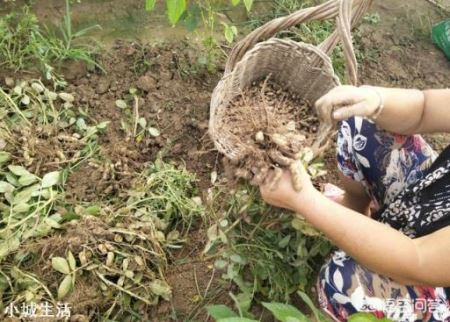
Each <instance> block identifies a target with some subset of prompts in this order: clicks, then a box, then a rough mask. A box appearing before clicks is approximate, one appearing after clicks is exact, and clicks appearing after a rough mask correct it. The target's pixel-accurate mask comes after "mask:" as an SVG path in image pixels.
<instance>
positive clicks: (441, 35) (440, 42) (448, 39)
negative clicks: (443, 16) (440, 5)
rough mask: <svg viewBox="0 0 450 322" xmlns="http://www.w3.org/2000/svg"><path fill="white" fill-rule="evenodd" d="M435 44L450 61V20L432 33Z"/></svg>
mask: <svg viewBox="0 0 450 322" xmlns="http://www.w3.org/2000/svg"><path fill="white" fill-rule="evenodd" d="M431 35H432V38H433V42H434V43H435V44H436V45H437V46H438V47H439V48H441V49H442V51H443V52H444V53H445V56H447V58H448V59H450V19H447V20H444V21H442V22H440V23H438V24H436V25H435V26H433V29H432V31H431Z"/></svg>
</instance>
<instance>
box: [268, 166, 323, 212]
mask: <svg viewBox="0 0 450 322" xmlns="http://www.w3.org/2000/svg"><path fill="white" fill-rule="evenodd" d="M299 166H300V165H299ZM301 167H302V168H301V169H299V171H298V172H299V175H300V178H299V179H300V182H301V184H302V188H301V190H300V191H299V192H298V191H296V190H295V189H294V187H293V184H292V174H291V172H290V171H289V170H285V171H284V173H283V176H282V177H281V178H280V180H279V182H278V183H277V184H276V185H275V186H274V187H272V185H271V184H270V183H268V182H265V183H264V184H263V185H261V186H260V191H261V196H262V197H263V199H264V201H266V202H267V203H269V204H271V205H273V206H275V207H280V208H286V209H290V210H293V211H301V210H299V209H300V208H301V207H302V206H306V204H307V202H308V196H310V195H311V193H313V192H317V190H316V189H315V188H314V186H313V185H312V183H311V179H310V177H309V175H308V174H307V172H306V170H305V168H304V167H303V166H301Z"/></svg>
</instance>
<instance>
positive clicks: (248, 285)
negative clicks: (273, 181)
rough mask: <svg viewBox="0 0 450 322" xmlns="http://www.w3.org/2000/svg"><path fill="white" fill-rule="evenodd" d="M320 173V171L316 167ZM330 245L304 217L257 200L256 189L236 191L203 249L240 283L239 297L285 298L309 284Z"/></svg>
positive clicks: (277, 299)
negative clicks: (294, 217)
mask: <svg viewBox="0 0 450 322" xmlns="http://www.w3.org/2000/svg"><path fill="white" fill-rule="evenodd" d="M319 171H320V170H319ZM330 250H331V245H330V243H329V242H328V241H327V240H326V239H325V238H323V237H322V236H321V234H320V233H318V232H317V231H316V230H315V229H313V228H312V227H311V226H309V225H308V224H307V223H306V222H305V221H303V220H300V219H297V218H296V219H293V218H292V215H291V214H290V213H288V212H285V211H281V210H279V209H275V208H271V207H268V206H267V205H265V204H264V203H263V202H262V201H260V198H259V193H258V192H257V191H256V190H255V189H246V190H239V191H238V192H237V193H236V194H235V195H234V196H233V197H232V198H231V200H230V202H229V204H228V209H227V210H226V213H225V214H224V216H223V217H221V218H220V219H218V220H217V223H215V224H213V225H212V226H211V227H210V228H209V229H208V244H207V245H206V248H205V252H206V253H207V254H214V257H215V258H217V259H216V262H215V266H216V268H217V269H222V270H223V271H224V273H223V275H222V278H224V279H225V280H229V281H232V282H234V283H235V284H236V285H238V287H239V290H240V292H241V293H240V294H238V296H239V297H241V302H242V303H244V302H246V301H244V300H243V299H244V298H245V299H248V301H247V302H251V301H252V300H253V299H254V298H255V297H256V296H259V297H262V298H264V299H267V300H270V301H280V300H281V301H289V298H290V295H291V294H293V293H295V292H296V291H297V290H299V289H308V287H309V286H311V285H312V284H313V281H314V277H315V272H316V271H317V270H318V269H319V267H320V266H319V265H320V262H321V260H320V259H321V258H323V257H324V256H326V255H327V254H328V253H329V252H330Z"/></svg>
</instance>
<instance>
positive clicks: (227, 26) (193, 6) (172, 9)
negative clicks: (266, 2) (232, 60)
mask: <svg viewBox="0 0 450 322" xmlns="http://www.w3.org/2000/svg"><path fill="white" fill-rule="evenodd" d="M227 2H228V1H227ZM228 3H229V5H231V7H235V6H238V5H239V4H240V3H241V1H240V0H231V1H229V2H228ZM155 4H156V0H146V9H147V11H152V10H153V9H154V7H155ZM242 4H243V6H244V7H245V10H246V12H247V13H249V12H250V11H251V9H252V7H253V0H243V1H242ZM166 8H167V11H166V12H167V18H168V20H169V22H170V24H171V25H176V24H177V23H180V22H181V24H183V25H184V26H185V27H186V29H187V30H189V31H191V32H194V31H195V32H196V33H197V34H198V35H199V36H200V39H202V46H203V48H204V53H202V54H201V55H200V57H199V59H198V64H199V65H200V66H203V67H205V68H206V70H207V71H209V72H212V73H214V72H216V70H217V62H218V61H219V60H220V59H221V58H222V57H224V56H225V53H224V52H223V50H222V49H221V46H220V42H219V39H218V37H217V36H218V34H217V25H222V27H223V28H222V30H221V32H222V34H223V37H224V39H225V41H226V42H227V43H228V44H231V43H233V42H234V40H235V39H236V37H237V35H238V28H237V26H236V25H234V24H233V22H232V21H230V19H225V18H224V17H225V15H224V14H223V13H222V12H226V10H227V8H225V3H224V2H218V1H214V0H203V1H191V2H190V3H188V2H187V1H186V0H166ZM200 22H201V23H202V27H203V28H198V26H199V24H200Z"/></svg>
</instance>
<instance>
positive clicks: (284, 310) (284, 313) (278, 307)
mask: <svg viewBox="0 0 450 322" xmlns="http://www.w3.org/2000/svg"><path fill="white" fill-rule="evenodd" d="M263 306H264V307H265V308H266V309H268V310H269V311H270V312H272V314H273V315H274V316H275V318H276V319H277V320H279V321H281V322H288V318H294V319H297V320H299V321H302V322H303V321H305V322H307V321H308V319H307V317H306V316H305V315H304V314H303V313H302V312H300V311H299V310H298V309H297V308H295V307H293V306H292V305H289V304H282V303H263ZM291 320H292V319H291Z"/></svg>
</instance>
